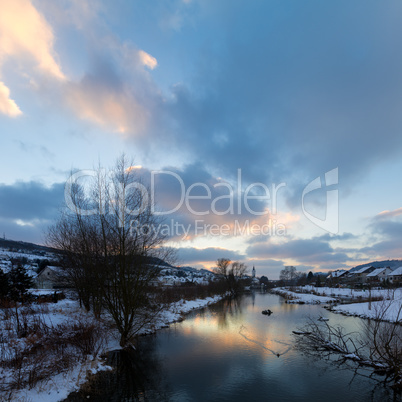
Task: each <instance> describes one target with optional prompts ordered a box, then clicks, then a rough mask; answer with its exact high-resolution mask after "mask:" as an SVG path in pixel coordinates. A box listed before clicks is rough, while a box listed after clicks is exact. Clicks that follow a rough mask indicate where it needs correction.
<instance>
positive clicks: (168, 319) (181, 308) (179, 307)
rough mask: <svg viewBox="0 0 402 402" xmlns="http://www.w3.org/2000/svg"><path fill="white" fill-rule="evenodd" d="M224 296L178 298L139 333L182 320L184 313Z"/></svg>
mask: <svg viewBox="0 0 402 402" xmlns="http://www.w3.org/2000/svg"><path fill="white" fill-rule="evenodd" d="M224 297H225V295H223V296H221V295H216V296H214V297H207V298H205V299H196V300H180V301H178V302H176V303H172V304H171V305H170V306H169V308H168V309H166V310H165V311H163V312H162V313H161V316H160V317H159V318H158V320H157V322H156V323H155V324H154V325H153V326H152V327H148V328H144V329H143V330H142V331H141V332H140V335H146V334H149V333H153V332H155V330H157V329H161V328H165V327H167V326H169V324H171V323H173V322H177V321H182V320H183V315H184V314H187V313H189V312H190V311H192V310H196V309H200V308H204V307H206V306H208V305H210V304H214V303H217V302H218V301H219V300H222V299H223V298H224Z"/></svg>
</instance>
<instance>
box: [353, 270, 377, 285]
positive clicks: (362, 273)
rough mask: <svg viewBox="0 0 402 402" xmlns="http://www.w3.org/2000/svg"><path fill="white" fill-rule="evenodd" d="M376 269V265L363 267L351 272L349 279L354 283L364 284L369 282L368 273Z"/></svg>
mask: <svg viewBox="0 0 402 402" xmlns="http://www.w3.org/2000/svg"><path fill="white" fill-rule="evenodd" d="M374 270H375V267H363V268H360V269H359V270H358V271H355V272H351V276H350V277H349V280H350V281H351V282H353V283H354V284H363V283H366V282H367V275H368V274H369V273H371V272H373V271H374Z"/></svg>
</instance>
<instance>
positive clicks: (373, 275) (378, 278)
mask: <svg viewBox="0 0 402 402" xmlns="http://www.w3.org/2000/svg"><path fill="white" fill-rule="evenodd" d="M391 272H392V270H391V268H390V267H386V268H377V269H375V270H374V271H373V272H370V273H369V274H368V275H367V277H366V278H367V282H368V283H371V284H374V283H375V284H381V283H383V282H384V281H385V280H386V279H387V278H388V274H389V273H391Z"/></svg>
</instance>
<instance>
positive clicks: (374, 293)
mask: <svg viewBox="0 0 402 402" xmlns="http://www.w3.org/2000/svg"><path fill="white" fill-rule="evenodd" d="M296 291H297V292H314V293H316V294H318V295H323V296H330V297H336V298H351V299H359V298H363V299H367V298H368V297H369V294H370V291H369V290H367V289H366V290H360V289H347V288H329V287H326V286H324V287H315V286H310V285H308V286H302V287H297V288H296ZM371 297H383V298H384V299H392V298H394V297H395V298H399V297H402V288H398V289H371Z"/></svg>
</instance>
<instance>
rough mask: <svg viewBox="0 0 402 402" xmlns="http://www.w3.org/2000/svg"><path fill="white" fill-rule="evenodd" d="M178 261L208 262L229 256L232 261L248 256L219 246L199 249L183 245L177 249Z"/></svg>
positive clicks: (190, 262) (185, 263)
mask: <svg viewBox="0 0 402 402" xmlns="http://www.w3.org/2000/svg"><path fill="white" fill-rule="evenodd" d="M177 255H178V263H179V264H182V265H187V264H195V263H198V264H199V263H201V264H202V263H208V262H211V261H216V260H217V259H218V258H228V259H230V260H232V261H236V260H244V258H245V257H246V256H245V255H244V254H241V253H239V252H236V251H233V250H228V249H224V248H219V247H207V248H204V249H198V248H194V247H185V248H184V247H183V248H179V249H178V250H177Z"/></svg>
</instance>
